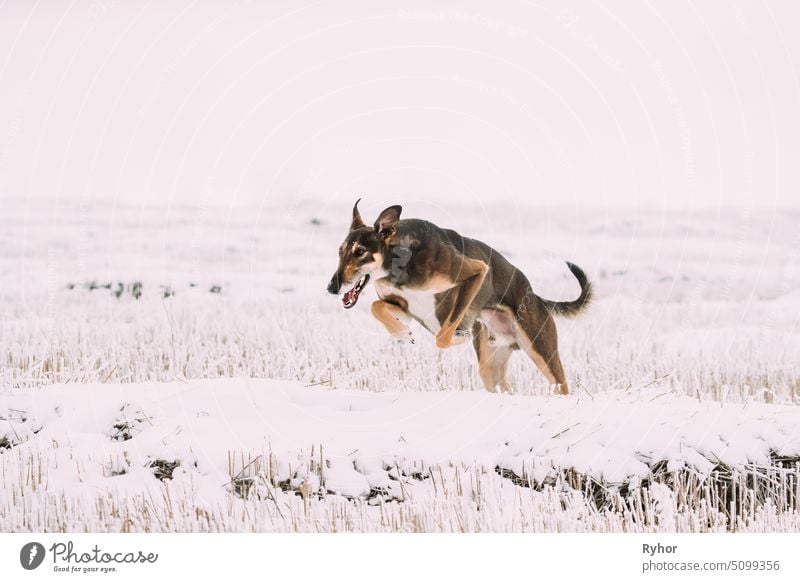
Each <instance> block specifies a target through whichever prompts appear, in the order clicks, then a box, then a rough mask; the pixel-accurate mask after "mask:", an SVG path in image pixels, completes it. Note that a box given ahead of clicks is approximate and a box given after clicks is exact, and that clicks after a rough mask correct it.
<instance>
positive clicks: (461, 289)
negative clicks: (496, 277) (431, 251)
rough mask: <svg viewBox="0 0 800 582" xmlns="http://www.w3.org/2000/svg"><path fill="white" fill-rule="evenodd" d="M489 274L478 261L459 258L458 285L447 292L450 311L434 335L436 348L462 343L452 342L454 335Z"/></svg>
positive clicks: (484, 264) (485, 266)
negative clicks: (449, 299) (450, 299)
mask: <svg viewBox="0 0 800 582" xmlns="http://www.w3.org/2000/svg"><path fill="white" fill-rule="evenodd" d="M488 272H489V265H487V264H486V263H484V262H483V261H479V260H478V259H470V258H467V257H464V256H462V257H461V265H460V268H459V272H458V284H457V285H456V286H455V287H453V288H452V289H450V290H449V294H450V296H451V297H452V301H451V303H452V309H451V310H450V313H449V314H447V315H446V316H445V317H444V318H443V320H442V327H441V329H440V330H439V332H438V333H437V334H436V347H437V348H441V349H444V348H449V347H450V346H454V345H458V344H459V343H462V342H463V341H464V340H465V339H466V337H465V338H464V339H463V340H462V341H461V342H459V341H454V338H453V336H454V334H455V333H456V330H457V329H458V326H459V325H460V324H461V320H462V319H464V315H466V313H467V310H468V309H469V308H470V306H471V305H472V301H473V300H474V299H475V296H476V295H477V294H478V291H480V289H481V285H483V281H484V279H486V274H487V273H488Z"/></svg>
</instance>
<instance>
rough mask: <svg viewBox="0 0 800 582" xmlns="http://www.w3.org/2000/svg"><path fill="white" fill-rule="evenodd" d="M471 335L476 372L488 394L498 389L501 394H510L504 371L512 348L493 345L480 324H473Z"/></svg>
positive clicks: (487, 331)
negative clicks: (476, 358)
mask: <svg viewBox="0 0 800 582" xmlns="http://www.w3.org/2000/svg"><path fill="white" fill-rule="evenodd" d="M472 334H473V338H472V345H473V346H474V347H475V353H476V354H477V355H478V372H479V374H480V376H481V380H483V385H484V386H485V387H486V389H487V390H488V391H489V392H497V389H498V388H500V391H501V392H511V386H510V385H509V384H508V381H507V380H506V369H507V368H508V359H509V358H510V357H511V354H512V352H513V351H514V350H513V348H512V347H511V346H509V345H493V344H492V341H491V339H490V335H491V332H490V331H489V330H488V329H487V327H486V326H485V325H483V324H482V323H480V322H476V323H475V325H474V326H473V328H472Z"/></svg>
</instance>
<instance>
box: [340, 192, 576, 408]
mask: <svg viewBox="0 0 800 582" xmlns="http://www.w3.org/2000/svg"><path fill="white" fill-rule="evenodd" d="M401 211H402V207H400V206H390V207H389V208H387V209H386V210H384V211H383V212H381V214H380V216H378V219H377V220H376V221H375V224H374V225H373V226H368V225H366V224H364V221H363V220H362V219H361V214H360V213H359V211H358V201H356V203H355V206H353V219H352V222H351V224H350V232H348V234H347V237H346V238H345V240H344V242H343V243H342V245H341V246H340V247H339V267H338V268H337V269H336V273H334V275H333V277H332V278H331V281H330V283H329V284H328V292H330V293H332V294H337V295H338V294H339V293H341V292H342V290H343V288H345V287H349V290H347V291H346V292H344V294H343V296H342V303H343V304H344V307H345V308H347V309H349V308H351V307H353V306H354V305H355V304H356V302H357V301H358V297H359V295H360V294H361V292H362V291H363V290H364V287H365V286H366V284H367V283H368V282H369V281H370V280H372V281H373V282H374V285H375V289H376V291H377V293H378V297H379V299H378V300H377V301H375V302H374V303H373V304H372V314H373V315H374V316H375V318H376V319H378V321H380V322H381V323H382V324H383V325H384V327H385V328H386V329H387V331H388V332H389V333H390V334H392V335H393V336H394V337H396V338H399V339H411V330H410V329H409V327H408V323H410V321H411V320H412V319H413V320H416V321H418V322H419V323H420V324H421V325H422V326H423V327H424V328H425V329H427V330H428V331H430V332H431V333H432V334H434V335H435V336H436V346H437V347H439V348H442V349H444V348H449V347H451V346H454V345H458V344H461V343H464V342H466V341H469V340H470V339H471V340H472V342H473V345H474V346H475V352H476V353H477V355H478V363H479V371H480V376H481V379H482V380H483V383H484V385H485V386H486V388H487V389H488V390H489V391H490V392H495V391H496V390H497V389H498V388H499V389H500V390H502V391H504V392H510V391H511V388H510V386H509V384H508V381H507V380H506V368H507V364H508V359H509V357H510V356H511V353H512V352H513V351H514V350H518V349H522V351H524V352H525V353H526V354H527V355H528V356H529V357H530V358H531V359H532V360H533V361H534V363H535V364H536V366H537V367H538V368H539V370H541V372H542V374H544V376H545V377H546V378H547V380H548V381H549V382H550V384H551V385H554V386H555V389H556V391H557V392H559V393H561V394H568V393H569V388H568V386H567V381H566V378H565V377H564V370H563V368H562V366H561V359H560V358H559V356H558V339H557V334H556V324H555V321H554V320H553V314H554V313H555V314H559V315H565V316H574V315H577V314H578V313H579V312H580V311H581V310H582V309H583V308H584V307H586V305H587V304H588V303H589V301H590V299H591V295H592V287H591V283H589V281H588V279H587V278H586V274H585V273H584V272H583V271H582V270H581V269H580V267H578V266H576V265H573V264H572V263H567V266H568V267H569V270H570V271H572V274H573V275H575V277H576V278H577V279H578V283H579V284H580V286H581V294H580V297H578V298H577V299H576V300H574V301H548V300H547V299H542V298H541V297H539V296H537V295H536V294H535V293H534V292H533V289H532V288H531V285H530V283H529V282H528V279H527V278H526V277H525V275H524V274H523V273H522V272H521V271H520V270H518V269H517V268H516V267H514V266H513V265H512V264H511V263H509V262H508V261H507V260H506V259H505V257H503V255H501V254H500V253H499V252H497V251H496V250H494V249H492V248H491V247H490V246H489V245H487V244H485V243H483V242H481V241H478V240H474V239H471V238H466V237H463V236H461V235H460V234H458V233H457V232H455V231H453V230H449V229H445V228H439V227H438V226H436V225H435V224H432V223H430V222H427V221H425V220H418V219H413V218H412V219H403V220H400V213H401ZM412 341H413V340H412Z"/></svg>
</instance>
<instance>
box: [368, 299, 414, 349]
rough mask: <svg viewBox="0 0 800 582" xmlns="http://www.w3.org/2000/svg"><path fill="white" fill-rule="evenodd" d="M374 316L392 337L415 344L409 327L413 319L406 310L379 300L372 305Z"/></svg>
mask: <svg viewBox="0 0 800 582" xmlns="http://www.w3.org/2000/svg"><path fill="white" fill-rule="evenodd" d="M372 315H373V316H374V317H375V319H377V320H378V321H380V322H381V323H382V324H383V327H385V328H386V331H388V332H389V333H390V334H391V335H392V337H394V338H396V339H399V340H403V341H411V343H414V339H413V338H412V337H411V329H410V328H409V327H408V323H409V322H410V321H411V317H410V316H409V315H408V312H407V311H406V310H405V309H403V308H402V307H400V306H399V305H395V304H394V303H389V302H388V301H383V300H381V299H378V300H377V301H375V302H373V304H372Z"/></svg>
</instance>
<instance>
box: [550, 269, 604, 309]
mask: <svg viewBox="0 0 800 582" xmlns="http://www.w3.org/2000/svg"><path fill="white" fill-rule="evenodd" d="M567 267H568V268H569V270H570V271H572V274H573V275H575V278H576V279H577V280H578V283H579V284H580V286H581V294H580V297H578V298H577V299H575V300H574V301H549V300H547V299H542V301H544V304H545V305H546V306H547V309H549V310H550V311H552V312H553V313H557V314H558V315H563V316H564V317H575V316H576V315H578V314H579V313H580V312H581V311H583V310H584V309H586V307H588V305H589V303H590V302H591V301H592V284H591V282H590V281H589V278H588V277H587V276H586V273H584V272H583V269H581V268H580V267H579V266H578V265H573V264H572V263H570V262H569V261H567Z"/></svg>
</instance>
